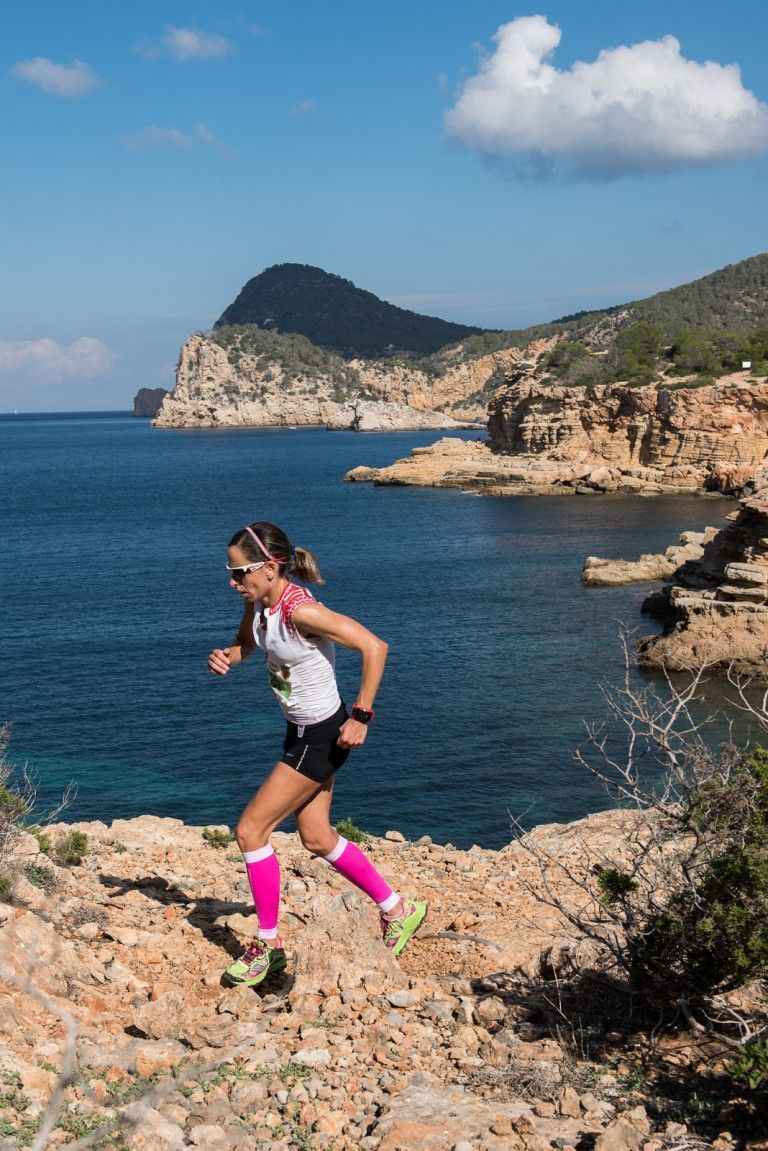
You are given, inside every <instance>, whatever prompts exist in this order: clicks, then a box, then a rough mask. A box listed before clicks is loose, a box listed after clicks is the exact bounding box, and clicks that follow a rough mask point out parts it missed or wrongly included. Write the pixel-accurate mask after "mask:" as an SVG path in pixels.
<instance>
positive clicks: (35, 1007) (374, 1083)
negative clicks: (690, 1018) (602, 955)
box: [0, 811, 734, 1151]
mask: <svg viewBox="0 0 768 1151" xmlns="http://www.w3.org/2000/svg"><path fill="white" fill-rule="evenodd" d="M628 818H630V816H629V813H627V812H618V811H612V812H604V813H601V814H597V815H592V816H590V817H588V818H587V819H585V820H582V821H580V822H578V823H574V824H571V825H549V826H545V827H540V828H538V829H536V830H535V831H533V832H531V833H529V836H528V837H524V838H523V840H518V841H515V842H512V843H510V844H509V845H508V846H506V847H504V848H502V849H501V850H499V851H491V850H486V849H483V848H480V847H472V848H470V849H469V850H468V851H459V850H456V849H455V848H453V847H452V846H450V845H449V844H446V845H440V844H437V843H434V842H432V840H431V839H430V838H429V837H427V836H424V837H423V838H421V839H420V840H418V841H417V842H413V843H411V842H408V841H406V840H405V839H404V837H403V836H402V835H401V834H399V833H398V832H395V831H392V832H387V834H386V835H384V836H383V837H382V838H373V839H372V840H371V841H370V842H369V844H368V846H367V849H366V850H368V851H369V852H370V854H371V856H372V858H373V861H374V863H375V865H376V866H377V867H378V868H379V869H380V870H381V871H382V872H383V874H384V875H385V876H387V877H389V878H390V879H391V881H392V882H393V883H396V884H398V885H399V886H401V887H402V888H404V889H405V890H410V891H414V892H418V893H419V894H420V895H421V896H422V897H424V898H426V899H427V900H428V901H429V905H430V911H429V917H428V920H427V921H426V923H425V925H424V926H423V928H422V930H421V932H420V933H419V935H417V936H416V937H415V938H414V939H413V940H412V942H411V944H410V945H409V947H408V949H407V950H406V951H405V952H404V953H403V955H402V956H401V958H400V960H399V961H396V960H394V959H392V957H391V955H390V954H389V952H387V951H386V949H385V948H384V947H383V944H382V943H381V940H380V937H379V936H378V932H377V926H378V925H377V917H376V914H375V908H373V907H372V906H371V905H370V904H369V902H368V901H367V900H365V898H364V897H363V896H361V895H360V894H359V893H357V892H356V891H355V890H354V889H351V888H350V887H349V886H348V885H346V884H345V883H344V881H343V880H342V879H341V877H340V876H338V875H337V873H336V872H334V871H333V870H332V869H331V868H329V867H328V866H327V865H326V864H325V863H324V862H323V861H322V860H319V859H314V858H312V857H310V856H308V855H307V853H306V852H305V851H304V850H303V848H301V845H300V844H299V842H298V840H297V838H296V837H295V836H294V835H290V834H283V833H276V834H275V836H274V837H273V840H274V843H275V846H276V848H277V851H278V853H279V856H280V859H281V865H282V874H283V893H284V899H285V905H284V906H285V912H284V931H285V933H286V937H287V949H288V953H289V966H288V969H287V971H286V973H284V974H281V975H279V976H276V977H273V978H272V981H270V982H269V983H266V984H264V985H262V986H261V987H260V988H258V989H255V990H253V989H247V988H231V987H225V986H223V985H222V982H221V971H222V969H223V967H224V966H226V964H227V963H228V962H230V957H231V956H233V955H235V954H239V953H240V952H241V950H242V949H243V946H244V944H245V943H246V942H247V941H248V940H249V939H250V938H251V936H252V934H253V927H254V922H255V921H254V918H253V915H252V909H251V904H250V897H249V892H248V885H247V881H246V879H245V876H244V872H243V868H242V864H241V861H240V857H239V854H238V852H237V850H236V848H235V849H234V850H233V848H232V846H231V845H230V846H226V837H222V839H221V841H220V842H221V844H222V845H221V846H220V847H218V848H217V847H216V846H214V845H213V844H212V843H211V842H208V841H206V839H205V838H204V837H203V835H202V834H201V832H202V829H201V828H195V827H190V826H185V825H184V824H182V823H181V822H180V821H179V820H174V819H159V818H155V817H152V816H144V817H141V818H137V819H132V820H115V821H114V822H112V823H111V824H110V825H106V824H104V823H99V822H91V823H81V824H77V825H76V828H77V829H79V830H80V831H82V832H84V833H85V834H87V837H88V843H89V848H90V850H89V853H88V855H87V856H86V858H85V859H84V860H83V862H82V865H81V866H79V867H74V868H62V867H57V866H56V865H54V864H53V863H52V862H51V861H50V859H49V858H48V856H46V855H43V854H42V853H41V851H40V848H39V843H38V839H37V838H36V837H34V836H33V835H30V834H27V833H23V832H22V833H20V834H19V835H18V837H17V838H16V840H15V841H14V844H13V853H14V856H15V859H16V862H17V865H18V866H17V878H16V880H15V884H14V887H13V890H12V892H11V897H10V899H11V901H10V902H6V903H0V1014H1V1016H2V1020H3V1026H2V1034H1V1035H0V1055H1V1057H2V1068H3V1078H2V1084H0V1121H2V1123H3V1126H2V1132H3V1133H4V1135H5V1142H3V1147H6V1148H15V1147H18V1146H21V1145H22V1144H23V1145H29V1143H30V1142H31V1140H32V1133H33V1132H34V1130H35V1129H36V1127H37V1126H39V1124H40V1120H41V1116H42V1115H43V1113H44V1111H45V1109H46V1107H47V1106H48V1104H49V1101H50V1099H51V1096H52V1093H53V1092H54V1091H55V1089H56V1086H57V1083H59V1080H60V1073H61V1071H62V1068H65V1069H66V1068H68V1067H69V1062H68V1060H69V1059H70V1057H71V1058H72V1059H74V1065H73V1067H72V1069H71V1075H70V1076H69V1082H68V1083H65V1084H64V1085H63V1087H64V1088H65V1093H64V1096H63V1107H62V1110H61V1113H60V1115H59V1119H58V1121H57V1125H56V1127H55V1129H54V1130H53V1132H52V1134H51V1135H50V1136H49V1139H48V1142H47V1143H46V1146H49V1147H55V1146H60V1145H62V1144H65V1143H67V1142H70V1141H71V1140H72V1139H73V1138H76V1137H83V1136H85V1135H87V1134H88V1133H90V1132H93V1131H94V1129H96V1128H98V1127H99V1125H100V1124H102V1123H110V1122H113V1123H114V1122H118V1124H119V1123H123V1125H124V1124H125V1121H126V1119H127V1120H128V1121H129V1122H128V1125H127V1128H126V1129H125V1130H123V1132H122V1134H121V1135H120V1136H119V1139H118V1141H117V1144H114V1143H111V1142H109V1143H102V1142H99V1145H100V1146H102V1145H103V1146H114V1145H118V1144H119V1146H120V1147H123V1148H130V1149H136V1151H139V1149H146V1151H181V1149H182V1148H186V1147H194V1148H199V1149H201V1151H230V1149H232V1151H240V1149H242V1151H272V1149H274V1148H279V1147H285V1148H304V1149H307V1148H314V1149H316V1151H320V1149H335V1151H352V1149H355V1151H357V1149H361V1151H398V1149H402V1151H405V1149H408V1151H410V1149H412V1148H415V1147H420V1148H423V1149H424V1151H430V1149H432V1151H449V1149H452V1151H510V1149H512V1151H551V1149H552V1148H562V1149H567V1148H576V1147H586V1146H589V1147H594V1148H596V1151H663V1149H671V1148H675V1147H680V1148H681V1147H683V1146H693V1145H694V1144H692V1143H690V1142H688V1141H687V1140H689V1139H690V1136H689V1134H688V1133H687V1132H686V1128H685V1125H684V1124H681V1123H680V1122H677V1121H673V1120H670V1119H669V1118H668V1117H667V1118H663V1117H662V1118H659V1117H657V1118H656V1119H653V1118H652V1117H651V1114H650V1112H649V1111H648V1110H646V1107H645V1106H644V1104H645V1102H646V1096H644V1095H643V1093H642V1092H641V1091H639V1090H637V1089H636V1086H635V1087H633V1086H632V1083H633V1081H634V1083H635V1085H636V1084H637V1082H638V1079H637V1075H636V1074H635V1072H634V1071H633V1067H634V1066H635V1065H636V1062H637V1058H636V1056H634V1055H633V1046H632V1044H631V1043H629V1044H627V1043H626V1042H625V1041H624V1039H623V1038H622V1037H621V1036H619V1037H618V1039H617V1036H616V1035H614V1036H613V1040H611V1037H610V1036H609V1035H605V1036H603V1037H602V1038H601V1039H600V1040H599V1042H598V1041H595V1043H594V1050H595V1051H598V1050H599V1051H600V1052H601V1058H600V1059H598V1061H597V1062H594V1061H593V1060H592V1058H591V1055H590V1053H589V1052H588V1051H587V1050H586V1049H585V1041H584V1037H582V1041H581V1043H579V1042H578V1041H577V1039H576V1037H575V1035H572V1036H571V1037H570V1038H569V1039H568V1040H566V1038H565V1033H560V1032H559V1031H558V1029H557V1027H555V1026H544V1027H542V1026H541V1020H540V1017H539V1021H538V1023H537V1022H536V1020H537V1011H536V1009H535V1008H534V1007H533V1006H531V1004H530V1003H528V1002H527V1000H526V990H525V989H526V987H527V986H528V985H533V983H535V982H536V981H537V980H538V979H540V978H544V977H546V978H547V979H549V980H550V981H551V980H552V979H556V978H557V973H558V972H560V973H561V974H562V973H564V972H570V971H573V970H575V969H578V968H580V967H585V966H589V965H590V964H591V963H592V962H593V961H594V954H593V952H591V951H590V947H591V946H592V945H589V946H587V945H585V944H584V943H583V942H579V941H578V940H577V939H576V938H575V937H574V932H573V929H572V928H571V927H569V925H568V923H567V922H566V921H565V920H564V919H563V918H562V916H560V915H559V914H558V913H556V912H555V911H553V910H552V908H551V907H550V906H549V905H548V904H547V902H546V901H541V900H539V899H538V898H535V897H534V896H533V895H532V894H531V893H532V892H535V891H536V890H538V891H540V892H541V893H542V894H543V893H544V890H545V888H546V887H547V886H550V888H551V886H552V885H553V884H554V885H555V886H556V888H557V891H558V894H559V896H560V897H561V898H562V899H563V900H564V901H565V904H566V905H572V906H573V907H574V908H576V907H577V906H580V901H583V892H579V891H578V890H575V889H574V890H571V889H570V888H569V885H568V883H567V882H566V881H565V880H564V878H563V875H564V873H563V871H562V867H561V866H560V865H563V864H570V865H571V866H573V867H577V866H578V864H579V861H580V860H583V859H584V858H585V853H588V854H589V855H590V856H591V857H592V858H597V859H600V860H602V859H605V860H612V859H617V858H618V859H621V858H622V844H625V842H626V834H627V829H626V827H625V823H626V820H627V819H628ZM66 830H67V831H70V830H71V828H67V829H66ZM50 831H51V834H53V835H55V834H56V829H55V828H54V829H50ZM530 844H535V845H536V848H537V851H536V852H534V853H532V852H531V851H530V850H529V846H530ZM537 855H538V859H537ZM542 858H544V859H550V860H551V866H550V865H549V864H547V865H546V866H545V867H544V869H543V870H542V866H541V859H542ZM539 1014H540V1013H539ZM634 1034H635V1037H636V1031H635V1032H634ZM67 1035H69V1039H67ZM635 1042H636V1038H635ZM691 1043H693V1046H695V1042H694V1041H693V1040H692V1041H691ZM586 1046H587V1047H589V1044H586ZM689 1046H690V1045H689ZM609 1050H610V1051H611V1052H612V1054H611V1055H610V1057H607V1056H606V1052H607V1051H609ZM67 1051H69V1055H68V1054H67ZM657 1054H658V1059H659V1060H660V1061H661V1062H664V1060H670V1061H671V1063H674V1064H676V1066H677V1068H678V1069H679V1068H680V1066H681V1065H685V1062H686V1061H687V1060H693V1061H695V1060H697V1059H699V1058H700V1055H695V1056H694V1055H693V1054H692V1049H691V1050H688V1052H687V1054H686V1052H685V1051H684V1049H683V1046H681V1044H680V1042H679V1040H675V1042H674V1043H672V1044H669V1045H668V1046H667V1047H666V1048H665V1046H664V1044H663V1043H662V1044H660V1045H659V1046H658V1048H657ZM709 1057H710V1058H715V1055H714V1054H713V1052H712V1051H710V1055H709ZM646 1074H647V1073H646ZM633 1076H634V1080H633ZM77 1145H78V1147H79V1146H80V1143H79V1142H78V1144H77ZM84 1145H85V1144H83V1146H84ZM695 1146H696V1147H697V1148H704V1147H707V1146H710V1144H708V1143H707V1142H706V1141H705V1140H703V1139H701V1138H700V1137H696V1139H695ZM714 1146H715V1147H716V1148H717V1149H718V1151H728V1149H729V1148H731V1147H733V1146H734V1143H733V1140H732V1139H731V1138H730V1136H723V1137H722V1138H721V1139H720V1140H719V1141H718V1142H716V1143H715V1144H714Z"/></svg>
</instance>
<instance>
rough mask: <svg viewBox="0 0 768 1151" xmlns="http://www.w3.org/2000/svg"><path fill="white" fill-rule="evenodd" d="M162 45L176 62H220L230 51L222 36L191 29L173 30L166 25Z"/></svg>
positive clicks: (228, 43)
mask: <svg viewBox="0 0 768 1151" xmlns="http://www.w3.org/2000/svg"><path fill="white" fill-rule="evenodd" d="M164 32H165V35H164V36H163V39H162V44H163V47H164V49H165V50H166V52H168V53H170V55H171V56H173V57H174V59H176V60H210V59H213V60H221V59H222V57H224V56H226V55H227V54H228V53H229V52H231V50H232V45H231V43H230V42H229V40H227V39H226V37H224V36H216V35H211V34H209V33H208V32H196V31H195V30H194V29H193V28H174V27H173V25H171V24H166V26H165V28H164Z"/></svg>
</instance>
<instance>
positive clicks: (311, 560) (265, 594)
mask: <svg viewBox="0 0 768 1151" xmlns="http://www.w3.org/2000/svg"><path fill="white" fill-rule="evenodd" d="M227 554H228V563H227V568H228V570H229V574H230V581H229V582H230V586H231V587H233V588H235V589H236V590H237V591H238V592H239V594H240V595H241V597H242V598H243V600H244V601H245V607H244V611H243V618H242V620H241V622H240V629H239V631H238V633H237V637H236V639H235V642H234V643H233V644H231V645H230V647H225V648H216V649H215V650H214V651H212V652H211V654H210V655H209V657H208V669H209V671H211V672H213V674H214V675H226V674H227V672H228V671H229V669H230V668H231V667H235V666H236V665H237V664H239V663H242V661H243V660H244V659H246V658H247V657H248V656H249V655H250V654H251V653H252V652H253V651H254V650H255V649H256V648H257V647H258V648H261V650H262V651H263V652H264V656H265V659H266V664H267V675H268V677H269V685H270V687H271V689H272V691H273V693H274V695H275V698H276V699H277V702H278V704H279V705H280V709H281V711H282V713H283V715H284V716H285V719H286V721H287V726H286V732H285V739H284V740H283V755H282V758H281V759H280V760H279V762H278V763H277V764H276V765H275V767H274V768H273V769H272V771H271V773H270V774H269V776H268V777H267V779H266V780H265V781H264V783H263V784H262V785H261V787H260V788H259V790H258V791H257V792H256V794H255V795H254V796H253V798H252V799H251V800H250V802H249V803H248V805H247V806H246V808H245V810H244V811H243V814H242V816H241V817H240V822H239V823H238V825H237V830H236V836H237V842H238V844H239V846H240V850H241V851H242V853H243V858H244V860H245V866H246V870H247V872H248V880H249V882H250V885H251V892H252V894H253V902H254V904H255V906H256V914H257V916H258V921H259V929H258V935H257V937H256V939H255V940H254V941H253V943H252V944H251V945H250V947H248V948H247V950H246V951H245V953H244V954H243V955H242V956H241V957H240V959H238V960H236V961H235V962H234V963H232V964H230V966H229V967H228V968H227V970H226V975H227V977H228V978H229V980H231V981H232V982H234V983H244V984H247V985H248V986H249V987H252V986H254V985H255V984H257V983H261V982H262V980H263V979H266V977H267V976H268V975H270V974H271V973H272V972H273V971H281V970H282V969H283V968H284V967H285V963H286V959H285V950H284V942H283V939H282V938H281V936H280V935H279V934H278V928H277V924H278V915H279V908H280V867H279V864H278V861H277V857H276V855H275V853H274V851H273V850H272V848H271V847H270V846H269V837H270V835H271V834H272V832H273V831H274V830H275V828H276V827H277V826H278V824H280V823H282V821H283V820H284V819H286V818H287V817H288V816H289V815H293V816H294V817H295V819H296V825H297V828H298V832H299V836H300V837H301V842H302V843H303V844H304V846H305V847H306V848H307V850H308V851H311V852H312V853H313V854H314V855H321V856H322V857H323V858H324V859H326V860H327V861H328V863H330V864H331V865H332V866H333V867H335V868H336V870H337V871H339V872H341V874H342V875H343V876H345V878H346V879H349V880H350V881H351V882H352V883H354V884H356V886H357V887H359V888H360V889H361V890H362V891H364V892H365V893H366V895H369V896H370V897H371V899H373V900H374V902H375V903H377V904H378V907H379V911H380V915H381V929H382V936H383V939H384V943H385V944H386V946H387V947H388V948H390V949H391V951H392V954H393V955H399V954H400V952H401V951H402V950H403V948H404V947H405V945H406V943H407V942H408V940H409V939H410V937H411V936H412V935H413V933H414V931H416V929H417V928H418V926H419V924H420V923H421V921H422V920H423V918H424V916H425V915H426V911H427V905H426V903H422V902H420V901H419V900H415V899H412V898H410V897H409V896H400V894H398V893H397V892H395V891H393V890H392V888H391V887H390V886H389V884H388V883H387V882H386V880H385V879H384V878H383V877H382V876H381V875H379V873H378V872H377V871H376V869H375V868H374V866H373V864H372V863H371V862H370V860H369V859H367V857H366V856H365V855H364V854H363V852H362V851H361V850H360V848H359V847H357V845H356V844H354V843H349V842H348V841H347V840H346V839H344V837H343V836H341V835H339V834H338V832H337V831H336V830H335V828H333V827H331V824H330V819H329V817H330V810H331V799H332V796H333V780H334V774H335V773H336V771H338V769H339V768H340V767H341V765H342V764H343V763H344V761H345V760H346V758H347V756H348V755H349V753H350V751H351V750H352V749H353V748H356V747H361V746H362V744H363V743H365V737H366V735H367V734H368V724H369V723H370V722H371V720H372V719H373V715H374V713H373V701H374V698H375V696H376V692H377V690H378V687H379V683H380V682H381V677H382V673H383V671H384V663H385V661H386V658H387V645H386V643H384V641H383V640H381V639H379V638H378V636H375V635H373V633H372V632H370V631H368V630H367V628H364V627H363V625H362V624H360V623H358V622H357V621H356V620H353V619H350V618H349V617H348V616H344V615H338V614H337V613H336V612H333V611H329V610H328V608H326V607H323V606H322V604H319V603H318V602H317V601H316V600H315V599H314V597H313V596H312V594H311V592H310V591H309V590H308V589H307V588H305V587H301V586H299V585H298V584H295V583H293V582H292V581H291V580H290V579H289V576H296V577H298V579H300V580H303V581H304V582H306V583H324V582H325V581H324V580H323V578H322V576H321V574H320V568H319V567H318V564H317V560H316V559H315V557H314V556H313V555H312V553H311V552H308V551H306V550H305V549H304V548H292V547H291V544H290V542H289V540H288V537H287V536H286V535H285V533H284V532H283V531H281V529H280V528H278V527H276V526H275V524H270V523H265V522H261V521H260V522H257V523H252V524H249V525H248V526H246V527H244V528H240V530H239V531H237V532H235V534H234V535H233V537H232V539H231V540H230V541H229V549H228V553H227ZM335 643H340V644H343V646H344V647H348V648H352V649H354V650H355V651H359V652H360V656H361V659H362V676H361V681H360V690H359V692H358V694H357V701H356V703H355V704H354V706H353V707H352V711H351V714H348V713H347V710H346V708H345V706H344V704H343V703H342V701H341V699H340V697H339V692H338V687H337V684H336V675H335V670H334V644H335Z"/></svg>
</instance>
